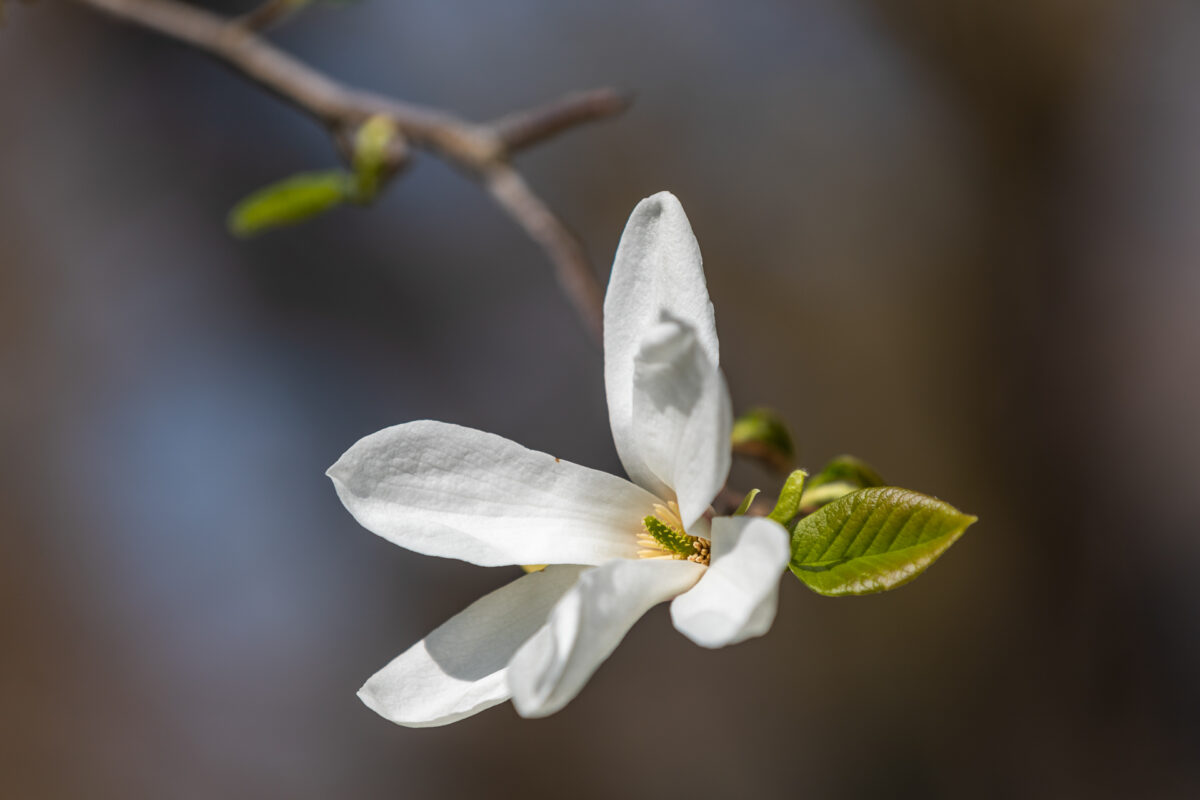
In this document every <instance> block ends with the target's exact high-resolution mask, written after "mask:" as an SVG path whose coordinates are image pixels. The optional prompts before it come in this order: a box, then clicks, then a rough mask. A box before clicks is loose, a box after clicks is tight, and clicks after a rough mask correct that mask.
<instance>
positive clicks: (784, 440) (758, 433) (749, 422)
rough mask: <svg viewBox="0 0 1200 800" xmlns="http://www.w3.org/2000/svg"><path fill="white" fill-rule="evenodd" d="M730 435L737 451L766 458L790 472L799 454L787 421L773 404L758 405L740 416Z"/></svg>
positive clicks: (777, 467)
mask: <svg viewBox="0 0 1200 800" xmlns="http://www.w3.org/2000/svg"><path fill="white" fill-rule="evenodd" d="M729 438H730V440H731V442H732V444H733V451H734V452H735V453H741V454H742V455H747V456H751V457H753V458H759V459H762V460H763V461H766V462H767V463H768V464H770V465H771V466H772V467H774V468H775V469H777V470H779V471H780V472H787V470H788V469H790V468H791V466H792V462H793V460H794V459H795V457H796V448H795V446H794V445H793V444H792V435H791V434H790V433H788V429H787V425H785V424H784V422H783V419H782V418H781V417H780V416H779V415H778V414H776V413H775V412H774V411H772V410H771V409H769V408H755V409H752V410H751V411H748V412H746V413H745V414H743V415H742V416H741V417H738V419H737V421H735V422H734V423H733V431H732V432H731V434H730V437H729Z"/></svg>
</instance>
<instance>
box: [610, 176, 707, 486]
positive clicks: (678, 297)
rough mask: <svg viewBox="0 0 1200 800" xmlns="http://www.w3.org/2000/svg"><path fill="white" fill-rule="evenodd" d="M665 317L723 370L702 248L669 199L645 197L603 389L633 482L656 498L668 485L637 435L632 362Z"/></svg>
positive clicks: (632, 226)
mask: <svg viewBox="0 0 1200 800" xmlns="http://www.w3.org/2000/svg"><path fill="white" fill-rule="evenodd" d="M663 311H667V312H668V313H670V314H671V315H672V316H673V317H675V318H676V319H680V320H683V321H684V322H686V323H687V324H689V325H691V326H692V328H693V329H694V331H695V334H696V340H697V342H698V343H699V346H700V349H701V350H702V351H703V352H704V353H705V354H706V355H707V356H708V358H709V360H710V361H712V363H713V364H716V365H719V364H720V355H719V352H718V350H719V348H718V343H717V327H716V322H715V321H714V317H713V307H712V302H711V301H710V300H709V298H708V287H707V285H706V284H705V282H704V268H703V265H702V263H701V260H700V246H699V245H698V244H697V243H696V237H695V236H694V235H693V234H692V227H691V225H690V224H688V219H687V215H686V214H684V213H683V206H681V205H680V204H679V201H678V200H677V199H675V196H674V195H672V194H671V193H670V192H659V193H658V194H656V195H654V196H653V197H647V198H646V199H645V200H643V201H642V202H640V203H638V205H637V207H636V208H635V209H634V210H633V214H632V215H631V216H630V217H629V222H628V223H626V225H625V232H624V233H623V234H622V235H621V243H620V245H619V246H618V247H617V255H616V258H615V259H614V261H613V268H612V275H611V276H609V279H608V293H607V294H606V295H605V298H604V384H605V391H606V393H607V396H608V416H609V420H610V422H611V424H612V431H613V441H614V442H615V443H616V445H617V454H618V455H619V456H620V457H621V463H622V464H623V465H624V466H625V471H626V472H627V473H629V477H630V478H631V479H632V480H633V481H634V482H635V483H637V484H638V485H640V486H643V487H645V488H647V489H649V490H650V491H653V492H657V491H659V490H661V489H662V486H661V483H660V481H659V480H658V479H657V478H656V477H655V476H654V474H653V473H652V472H651V471H650V470H649V469H648V468H647V467H646V465H645V463H644V459H643V456H642V453H641V450H640V449H639V447H638V441H637V438H636V435H635V434H634V431H633V424H634V423H633V371H634V363H633V361H634V356H636V355H637V352H638V349H639V348H640V347H641V343H642V340H643V339H645V337H646V333H647V332H648V331H649V330H650V329H651V328H653V327H654V326H655V325H657V324H658V322H659V320H660V319H661V316H662V312H663ZM710 499H711V498H710Z"/></svg>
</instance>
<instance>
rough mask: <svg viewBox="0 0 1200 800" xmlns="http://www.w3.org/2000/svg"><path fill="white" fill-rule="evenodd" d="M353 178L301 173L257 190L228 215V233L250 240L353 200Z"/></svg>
mask: <svg viewBox="0 0 1200 800" xmlns="http://www.w3.org/2000/svg"><path fill="white" fill-rule="evenodd" d="M354 190H355V186H354V176H353V175H351V174H350V173H348V172H344V171H342V170H328V171H325V172H303V173H300V174H299V175H293V176H292V177H290V178H287V179H286V180H282V181H280V182H279V183H273V184H271V185H270V186H265V187H263V188H262V189H259V190H258V191H257V192H255V193H254V194H252V195H250V196H249V197H247V198H246V199H245V200H242V201H241V202H240V203H238V204H237V205H236V206H234V207H233V210H232V211H230V212H229V230H230V232H232V233H233V234H234V235H235V236H252V235H253V234H256V233H260V232H262V231H265V230H268V229H269V228H277V227H280V226H282V225H294V224H296V223H297V222H303V221H304V220H306V219H310V218H312V217H315V216H316V215H317V214H321V213H323V212H325V211H328V210H329V209H331V208H335V207H337V206H339V205H341V204H342V203H344V202H346V201H347V200H350V199H351V198H352V197H353V196H354Z"/></svg>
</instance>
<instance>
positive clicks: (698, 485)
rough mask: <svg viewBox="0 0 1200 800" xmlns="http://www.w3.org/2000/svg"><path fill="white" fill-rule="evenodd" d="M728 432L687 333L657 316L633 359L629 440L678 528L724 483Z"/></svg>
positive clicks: (726, 406)
mask: <svg viewBox="0 0 1200 800" xmlns="http://www.w3.org/2000/svg"><path fill="white" fill-rule="evenodd" d="M732 428H733V410H732V406H731V404H730V401H729V389H728V388H727V387H726V386H725V378H724V376H722V375H721V370H720V369H718V368H717V366H716V364H714V363H713V362H712V360H710V359H709V357H708V356H707V355H706V354H705V352H704V350H703V348H702V347H701V346H700V343H699V341H698V339H697V337H696V335H695V332H694V331H693V329H692V328H691V326H689V325H687V323H685V322H683V321H681V320H677V319H673V318H671V317H670V316H669V315H668V314H666V313H665V312H664V314H663V321H662V322H660V323H659V324H658V325H657V326H656V327H654V328H652V329H651V330H650V331H649V333H648V334H647V336H646V338H645V339H644V340H643V342H642V347H641V349H640V350H639V351H638V354H637V356H636V357H635V358H634V370H633V434H634V437H635V438H636V440H637V443H638V450H639V451H640V453H641V455H642V463H643V464H644V465H645V467H646V469H647V472H648V473H649V474H650V475H652V476H653V477H654V478H655V480H656V481H657V482H658V484H659V485H661V486H662V487H663V488H662V489H660V490H659V491H658V492H657V493H658V494H659V496H663V497H668V498H670V497H672V496H674V497H676V498H677V499H678V501H679V510H680V516H681V518H682V521H683V525H684V527H685V528H689V529H690V527H691V525H692V523H693V522H695V521H696V520H697V519H698V518H699V517H700V515H701V514H703V513H704V512H705V511H706V510H707V509H708V505H709V503H711V502H712V499H713V498H714V497H716V495H717V492H719V491H720V490H721V487H722V486H724V485H725V479H726V478H728V477H729V463H730V458H731V454H730V445H729V435H730V432H731V430H732ZM664 492H668V493H667V494H664Z"/></svg>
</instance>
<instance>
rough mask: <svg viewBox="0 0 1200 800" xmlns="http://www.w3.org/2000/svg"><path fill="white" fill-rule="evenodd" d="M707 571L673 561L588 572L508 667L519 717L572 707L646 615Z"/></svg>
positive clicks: (610, 566)
mask: <svg viewBox="0 0 1200 800" xmlns="http://www.w3.org/2000/svg"><path fill="white" fill-rule="evenodd" d="M703 572H704V567H702V566H700V565H699V564H693V563H691V562H689V561H676V560H673V559H647V560H642V561H614V562H612V563H609V564H605V565H604V566H602V567H597V568H595V569H592V570H589V571H587V572H585V573H584V574H583V575H582V576H581V577H580V579H579V581H578V582H577V583H576V584H575V586H574V587H572V588H571V590H570V591H569V592H567V593H566V595H564V596H563V598H562V600H560V601H559V603H558V605H557V606H555V608H554V611H553V612H552V613H551V614H550V619H549V620H548V621H547V622H546V625H545V626H544V627H543V628H542V629H541V630H539V631H538V632H537V633H535V634H534V635H533V636H532V637H530V639H529V641H528V642H526V643H525V644H524V646H522V647H521V649H520V650H518V651H517V654H516V655H515V656H513V660H512V663H510V664H509V666H508V686H509V690H510V691H511V692H512V699H513V705H515V706H516V707H517V712H518V713H519V714H520V715H521V716H523V717H544V716H547V715H549V714H553V713H554V712H555V711H558V710H559V709H560V708H562V707H563V706H565V705H566V704H567V703H569V702H570V701H571V699H572V698H574V697H575V695H577V694H579V690H580V689H582V688H583V686H584V684H585V683H587V681H588V678H590V677H592V674H593V673H594V672H595V671H596V669H597V668H598V667H599V666H600V664H601V663H602V662H603V661H604V659H606V658H608V656H609V655H610V654H611V653H612V651H613V650H615V649H616V647H617V645H618V644H620V643H621V639H623V638H625V634H626V633H627V632H628V631H629V629H630V628H632V627H633V624H634V623H635V622H637V621H638V619H640V618H641V616H642V615H643V614H645V613H646V612H647V611H649V610H650V609H651V608H652V607H654V606H655V605H657V604H658V603H661V602H663V601H664V600H668V599H670V598H672V597H674V596H675V595H677V594H679V593H680V592H684V591H687V590H688V589H689V588H691V587H692V585H693V584H695V582H696V580H697V579H698V578H699V577H700V575H701V574H703Z"/></svg>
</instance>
